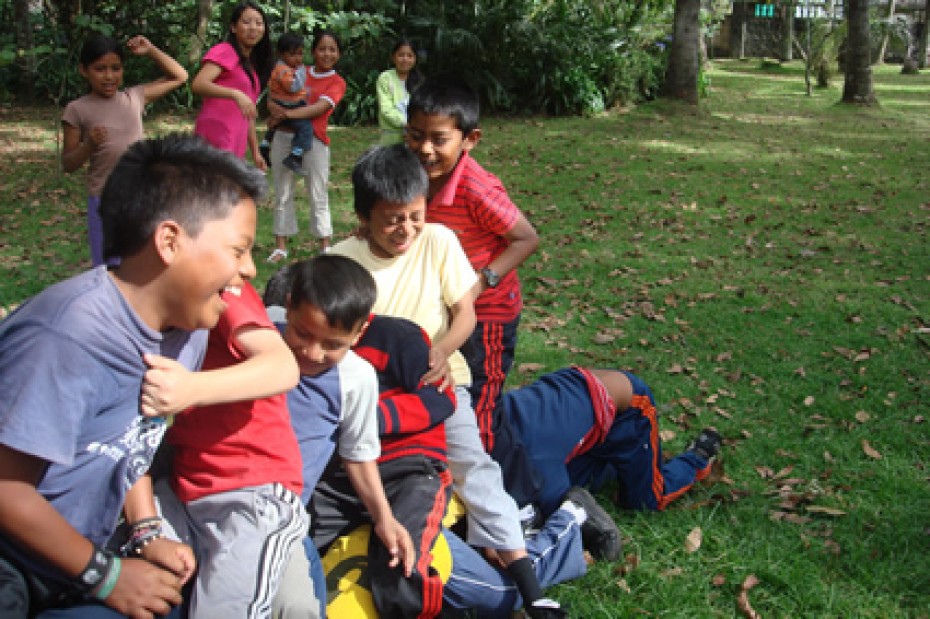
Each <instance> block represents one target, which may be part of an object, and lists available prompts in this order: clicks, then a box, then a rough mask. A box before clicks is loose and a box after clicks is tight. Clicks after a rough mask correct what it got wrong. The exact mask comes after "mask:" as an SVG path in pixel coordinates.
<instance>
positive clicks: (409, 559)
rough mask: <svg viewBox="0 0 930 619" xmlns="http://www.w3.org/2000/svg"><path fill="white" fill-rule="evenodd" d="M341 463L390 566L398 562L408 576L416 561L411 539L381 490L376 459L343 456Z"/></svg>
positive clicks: (382, 488) (382, 487)
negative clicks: (390, 558) (355, 458)
mask: <svg viewBox="0 0 930 619" xmlns="http://www.w3.org/2000/svg"><path fill="white" fill-rule="evenodd" d="M343 466H345V469H346V474H347V475H348V477H349V481H350V482H351V483H352V487H353V488H355V493H356V494H358V498H359V499H361V501H362V503H363V504H364V505H365V509H367V510H368V513H369V514H371V520H372V523H373V525H374V527H373V528H374V530H375V533H376V534H377V535H378V537H379V538H381V541H382V542H383V543H384V545H385V546H387V548H388V550H389V551H390V553H391V556H392V557H393V559H392V560H391V563H390V566H391V567H395V566H397V565H399V564H402V565H403V566H404V574H405V575H407V576H410V574H412V573H413V566H414V563H415V562H416V553H415V551H414V548H413V540H411V539H410V533H408V532H407V529H405V528H404V526H403V525H402V524H400V523H399V522H398V521H397V519H396V518H394V511H393V510H392V509H391V505H390V504H389V503H388V500H387V497H386V496H385V494H384V486H383V485H382V484H381V474H380V473H379V472H378V465H377V463H376V462H375V461H374V460H369V461H367V462H353V461H350V460H343Z"/></svg>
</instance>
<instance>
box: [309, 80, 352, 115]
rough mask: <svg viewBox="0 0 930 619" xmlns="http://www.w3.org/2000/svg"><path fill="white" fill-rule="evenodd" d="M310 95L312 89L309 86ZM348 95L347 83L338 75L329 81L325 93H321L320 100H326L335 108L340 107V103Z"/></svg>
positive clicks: (324, 89)
mask: <svg viewBox="0 0 930 619" xmlns="http://www.w3.org/2000/svg"><path fill="white" fill-rule="evenodd" d="M307 90H308V93H307V94H308V95H309V94H310V93H309V90H310V87H309V84H308V88H307ZM345 94H346V82H345V80H344V79H342V78H341V77H339V76H338V75H335V76H333V79H331V80H328V82H327V83H326V86H325V87H324V88H323V92H322V93H320V97H319V98H320V99H325V100H327V101H329V102H330V104H332V106H333V108H335V107H336V106H337V105H339V102H340V101H342V97H344V96H345Z"/></svg>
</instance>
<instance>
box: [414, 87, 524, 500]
mask: <svg viewBox="0 0 930 619" xmlns="http://www.w3.org/2000/svg"><path fill="white" fill-rule="evenodd" d="M478 114H479V104H478V96H477V94H476V93H475V91H474V90H472V89H471V88H470V87H469V86H468V84H466V83H465V82H464V81H463V80H461V79H459V78H458V77H456V76H453V75H448V74H447V75H437V76H433V77H430V78H427V79H426V80H425V81H424V82H423V83H422V84H421V85H420V86H419V87H418V88H417V89H416V91H415V92H414V93H413V94H412V95H411V98H410V106H409V108H408V121H407V133H406V143H407V146H408V147H409V148H410V149H411V150H413V151H414V152H415V153H416V154H417V156H418V157H419V159H420V163H421V164H422V165H423V167H424V168H425V169H426V173H427V175H428V177H429V191H428V195H427V198H428V203H427V207H426V220H427V221H428V222H433V223H441V224H444V225H445V226H446V227H447V228H450V229H451V230H452V231H454V232H455V234H456V236H458V238H459V242H460V243H461V244H462V248H463V249H464V250H465V253H466V254H467V255H468V259H469V261H470V262H471V265H472V267H474V269H475V271H476V272H477V273H478V274H479V281H478V290H477V292H478V295H477V298H476V300H475V313H476V315H477V319H478V323H477V326H476V327H475V331H474V333H472V335H471V337H470V338H469V340H468V341H466V342H465V344H464V345H463V347H462V349H461V350H462V353H463V354H464V355H465V358H466V360H467V361H468V366H469V368H470V369H471V373H472V384H471V387H470V389H469V391H470V392H471V399H472V404H473V406H474V409H475V415H476V417H477V419H478V428H479V430H480V432H481V440H482V442H483V443H484V447H485V449H486V450H487V451H488V452H489V453H491V454H492V455H494V456H495V457H497V454H495V453H494V430H495V424H496V423H497V422H498V420H496V419H494V417H493V414H494V408H495V405H496V404H497V401H498V399H499V398H500V395H501V389H502V388H503V385H504V381H505V380H506V378H507V372H508V371H509V370H510V366H511V365H512V364H513V357H514V350H515V348H516V343H517V325H518V324H519V322H520V311H521V309H522V307H523V298H522V295H521V292H520V280H519V278H518V277H517V267H519V266H520V265H521V264H522V263H523V262H524V261H525V260H526V259H527V258H528V257H529V256H530V254H532V253H533V252H534V251H535V250H536V246H537V244H538V243H539V237H538V236H537V235H536V230H535V229H534V228H533V226H532V224H530V222H529V221H527V219H526V217H524V215H523V213H521V212H520V209H519V208H517V206H516V205H515V204H514V203H513V202H512V201H511V200H510V198H509V197H508V196H507V191H506V190H505V189H504V186H503V184H502V183H501V181H500V180H499V179H498V178H497V177H496V176H494V175H493V174H491V173H489V172H487V171H486V170H485V169H484V168H482V167H481V166H480V165H478V163H477V162H476V161H475V160H474V159H472V158H471V156H470V151H471V150H472V149H473V148H474V147H475V146H476V145H477V144H478V141H479V140H480V139H481V129H480V128H479V127H478ZM505 468H506V467H505ZM516 494H517V495H519V494H520V493H519V492H517V493H516ZM515 498H517V501H518V502H519V501H520V499H519V496H515Z"/></svg>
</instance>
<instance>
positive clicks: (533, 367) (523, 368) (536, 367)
mask: <svg viewBox="0 0 930 619" xmlns="http://www.w3.org/2000/svg"><path fill="white" fill-rule="evenodd" d="M544 367H546V366H544V365H543V364H542V363H521V364H520V365H518V366H517V371H518V372H520V373H521V374H529V373H530V372H538V371H540V370H541V369H543V368H544Z"/></svg>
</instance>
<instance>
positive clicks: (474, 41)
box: [0, 0, 672, 124]
mask: <svg viewBox="0 0 930 619" xmlns="http://www.w3.org/2000/svg"><path fill="white" fill-rule="evenodd" d="M235 3H236V0H217V1H215V2H214V3H213V7H212V16H211V20H210V22H209V24H208V27H207V29H206V32H205V33H204V34H203V35H202V36H201V37H200V38H198V37H197V36H195V33H194V29H195V24H196V20H197V1H196V0H179V1H177V2H171V3H153V2H140V1H139V0H125V1H117V0H95V1H94V0H91V1H89V2H85V3H84V4H83V5H81V6H82V7H83V8H84V10H85V11H87V13H86V14H75V15H71V14H68V10H73V7H74V6H76V5H74V4H73V3H71V2H68V1H67V0H49V1H48V2H45V3H42V4H41V5H33V6H34V7H37V8H35V9H34V11H33V12H32V14H31V18H32V34H33V39H34V41H33V48H32V50H31V51H32V53H33V54H34V57H35V60H36V62H35V65H34V69H27V68H26V65H25V63H22V62H19V59H20V58H21V54H22V53H25V52H24V51H23V50H17V49H16V45H15V39H14V35H13V34H12V33H8V32H5V33H3V34H0V98H2V99H7V100H8V99H11V98H15V97H22V96H23V95H25V94H26V93H25V90H24V89H23V88H21V85H22V84H23V83H28V84H29V85H30V86H31V89H32V90H33V92H34V94H35V96H37V97H38V98H39V99H40V100H45V101H51V102H54V103H56V104H58V105H62V104H64V103H65V102H67V101H69V100H71V99H73V98H75V97H77V96H79V95H81V94H82V93H83V92H84V83H83V80H81V79H80V77H79V75H78V73H77V70H76V66H77V54H78V51H79V49H80V46H81V44H82V42H83V40H84V39H85V38H86V36H87V35H88V34H89V33H91V32H104V33H107V34H112V35H113V36H116V37H120V38H128V37H130V36H132V35H134V34H137V33H142V34H146V35H147V36H149V38H151V39H152V41H153V42H154V43H155V44H157V45H159V46H160V47H162V48H163V49H165V50H166V51H169V53H171V54H172V55H173V56H174V57H175V58H177V59H178V60H179V61H180V62H181V63H182V64H184V65H185V66H186V67H187V68H188V70H189V72H190V73H191V74H192V75H193V74H194V73H195V72H196V70H197V64H198V60H199V56H200V53H201V52H202V50H203V49H206V48H207V47H208V46H209V45H212V44H213V43H216V42H217V41H219V40H221V39H222V38H223V37H224V36H225V33H226V28H227V19H228V18H227V16H228V14H229V10H230V8H231V6H232V5H234V4H235ZM309 4H310V3H309V2H306V1H304V2H290V3H280V2H278V3H266V10H267V12H268V15H269V21H270V26H271V29H272V34H273V36H275V37H277V36H278V35H279V34H281V33H282V32H283V31H284V30H294V31H297V32H300V33H303V34H304V35H306V36H307V37H308V48H309V36H310V35H311V33H312V32H313V31H314V30H316V29H318V28H320V27H327V28H330V29H332V30H335V31H336V32H337V33H338V34H339V35H340V38H341V39H342V44H343V58H342V61H341V62H340V65H339V70H340V72H341V73H342V74H343V76H345V78H346V81H347V83H348V86H349V89H348V92H347V93H346V97H345V99H344V101H343V104H342V105H340V107H339V109H338V110H337V112H336V117H335V119H336V121H337V122H340V123H345V124H352V123H360V122H368V121H371V120H373V119H374V117H375V113H376V102H375V98H374V84H375V80H376V79H377V76H378V74H379V73H380V72H381V71H383V70H384V69H386V68H388V67H389V65H390V59H389V50H390V48H391V45H392V43H393V41H394V39H395V38H396V37H397V36H399V35H401V34H403V35H405V36H408V37H411V38H413V39H415V40H416V41H418V43H419V45H420V48H421V57H420V66H421V69H422V70H423V71H424V72H425V73H427V74H428V73H435V72H439V71H445V70H454V71H457V72H460V73H461V74H463V76H464V77H465V78H466V79H468V80H469V81H470V82H471V83H472V84H474V85H475V86H476V88H478V89H479V91H480V93H481V97H482V100H483V102H484V105H485V109H486V110H488V111H491V112H496V113H521V114H522V113H546V114H588V113H596V112H599V111H602V110H604V109H606V108H610V107H613V106H617V105H626V104H629V103H635V102H636V101H640V100H643V99H648V98H651V97H652V96H653V95H654V93H655V92H656V90H657V87H658V84H659V83H660V81H661V77H662V75H663V73H664V69H665V53H664V49H663V46H662V45H661V41H662V39H663V38H664V37H665V36H666V35H667V33H668V32H669V31H670V24H671V18H672V13H671V7H672V2H671V0H642V1H640V2H628V1H625V0H605V1H604V2H599V3H589V2H583V1H581V0H548V1H541V0H475V1H473V2H468V3H458V2H457V3H453V2H444V1H442V0H433V1H422V0H421V1H419V2H417V3H415V11H414V10H413V8H414V3H410V2H404V3H398V2H387V1H384V0H381V1H374V2H353V1H347V0H343V1H339V2H314V3H313V8H311V7H310V6H309ZM0 18H4V19H6V20H7V22H12V21H13V18H14V14H13V2H12V0H0ZM285 22H287V23H285ZM308 59H309V49H308ZM27 71H28V72H31V75H27V74H26V72H27ZM151 78H152V67H151V66H150V64H148V63H147V62H145V61H142V60H140V59H137V58H127V63H126V83H127V84H134V83H138V82H140V81H144V80H148V79H151ZM196 104H197V102H196V101H195V100H194V98H193V97H192V95H191V93H190V89H189V88H182V89H178V90H177V91H175V93H172V95H171V96H170V97H167V98H166V99H165V100H164V101H163V102H161V105H164V106H173V107H179V108H187V109H189V108H191V107H193V106H195V105H196Z"/></svg>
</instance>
